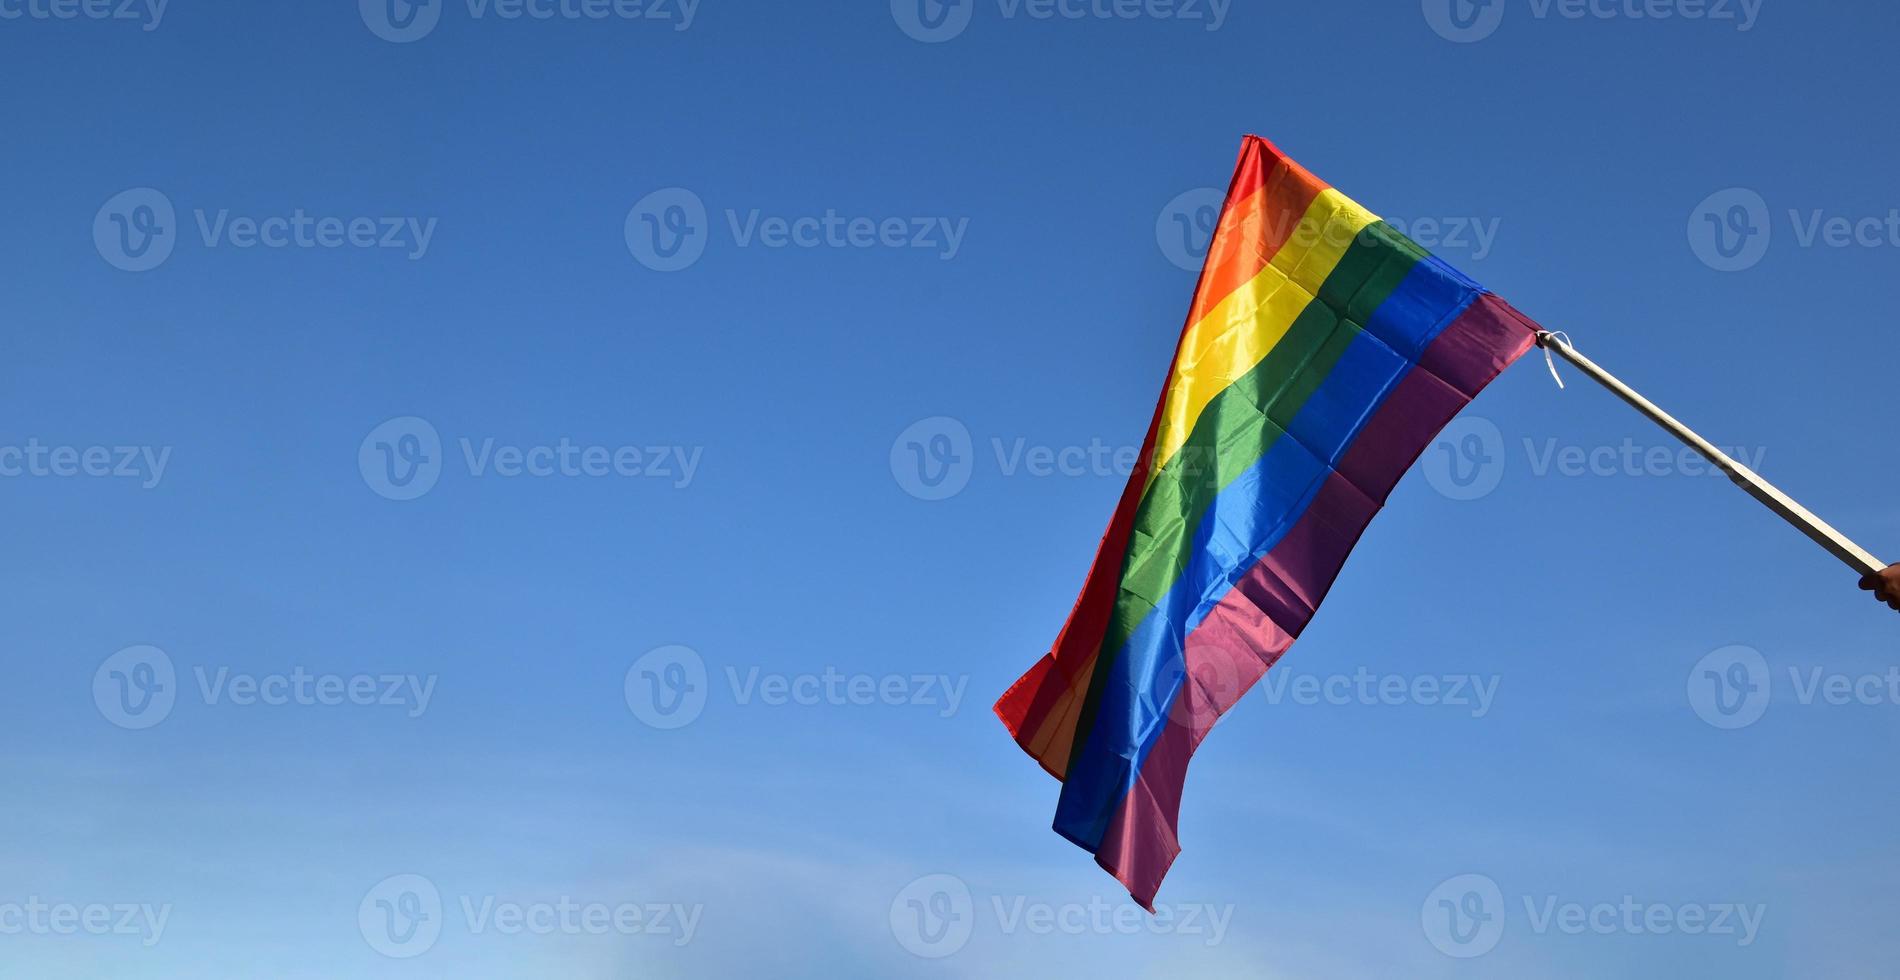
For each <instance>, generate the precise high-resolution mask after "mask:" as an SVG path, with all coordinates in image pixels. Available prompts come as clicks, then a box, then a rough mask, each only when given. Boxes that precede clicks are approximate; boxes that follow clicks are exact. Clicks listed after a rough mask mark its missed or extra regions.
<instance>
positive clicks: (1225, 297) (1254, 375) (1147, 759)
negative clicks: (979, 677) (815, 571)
mask: <svg viewBox="0 0 1900 980" xmlns="http://www.w3.org/2000/svg"><path fill="white" fill-rule="evenodd" d="M1537 329H1538V328H1537V326H1536V325H1535V324H1533V323H1532V322H1531V321H1529V320H1528V319H1526V318H1525V317H1524V316H1523V315H1521V314H1519V313H1518V312H1517V311H1516V310H1514V309H1512V308H1511V306H1510V305H1509V304H1507V303H1505V302H1504V301H1503V300H1501V299H1499V298H1498V297H1497V296H1495V295H1493V294H1492V293H1491V292H1490V291H1488V290H1486V289H1485V288H1484V287H1482V286H1479V285H1478V284H1477V283H1475V282H1472V281H1471V280H1470V279H1467V278H1465V276H1464V275H1463V274H1461V273H1459V272H1458V271H1457V270H1456V269H1453V268H1452V267H1450V266H1448V265H1446V264H1445V263H1443V262H1441V261H1439V260H1438V259H1436V258H1434V257H1432V256H1431V255H1429V254H1427V253H1426V252H1425V250H1424V249H1421V248H1419V247H1418V246H1417V245H1416V244H1414V243H1413V242H1412V241H1411V240H1410V239H1408V238H1406V237H1405V236H1404V235H1402V234H1399V233H1398V232H1397V231H1395V230H1394V229H1392V228H1391V227H1390V226H1388V225H1387V224H1386V223H1385V222H1383V221H1381V220H1379V218H1378V216H1376V215H1374V214H1372V213H1371V212H1369V211H1367V210H1366V209H1364V208H1362V207H1360V206H1359V205H1358V204H1355V203H1353V202H1352V201H1351V200H1350V199H1348V198H1347V197H1346V196H1345V195H1343V194H1341V193H1339V192H1338V191H1336V190H1334V189H1332V188H1331V187H1330V186H1328V185H1327V184H1325V183H1324V182H1322V181H1320V180H1319V179H1318V178H1316V177H1314V176H1313V175H1312V174H1311V173H1308V172H1307V171H1306V170H1305V169H1304V168H1302V167H1301V166H1300V165H1299V164H1297V163H1294V162H1293V161H1292V160H1289V159H1287V158H1286V156H1285V155H1283V154H1282V153H1281V152H1280V151H1279V149H1278V148H1277V147H1275V146H1274V145H1273V144H1272V143H1269V142H1267V141H1266V140H1264V139H1261V138H1259V137H1257V136H1249V137H1247V139H1246V141H1245V142H1244V143H1243V144H1242V146H1241V151H1240V164H1239V167H1238V169H1237V170H1236V171H1235V173H1234V179H1233V183H1232V184H1231V185H1230V186H1229V188H1228V191H1227V201H1226V204H1225V205H1224V207H1223V208H1222V211H1221V218H1220V223H1219V225H1218V227H1217V228H1216V229H1215V232H1214V238H1213V242H1212V244H1211V245H1210V246H1209V248H1208V253H1207V264H1206V267H1205V268H1204V269H1203V270H1202V271H1201V279H1200V285H1199V286H1198V287H1197V288H1196V290H1195V294H1194V303H1193V306H1192V307H1191V308H1190V311H1189V313H1188V318H1187V328H1186V330H1185V331H1184V332H1183V333H1182V335H1181V341H1180V345H1179V347H1178V348H1177V349H1176V352H1175V356H1174V363H1173V365H1172V366H1171V367H1170V368H1169V371H1168V378H1167V383H1166V384H1165V385H1163V387H1162V394H1161V403H1160V405H1158V406H1157V407H1156V409H1155V416H1154V421H1153V422H1152V423H1150V424H1149V426H1148V436H1147V439H1146V440H1145V441H1144V442H1143V444H1142V450H1141V456H1140V458H1139V459H1138V461H1137V463H1136V466H1135V470H1134V473H1133V474H1132V475H1131V476H1130V478H1129V481H1128V487H1127V489H1125V490H1124V491H1123V492H1122V497H1121V503H1120V504H1119V505H1118V506H1117V507H1116V508H1115V516H1114V518H1113V520H1111V521H1110V523H1109V526H1108V532H1107V534H1105V535H1104V536H1103V538H1102V544H1101V547H1100V549H1099V550H1098V551H1097V552H1096V555H1095V564H1094V566H1093V567H1092V568H1091V569H1090V570H1089V575H1088V580H1087V582H1086V583H1085V584H1084V585H1083V587H1082V595H1081V597H1080V598H1079V599H1078V600H1077V601H1076V605H1075V609H1074V610H1073V611H1072V612H1071V613H1070V614H1069V621H1068V623H1067V624H1066V625H1064V626H1063V628H1062V632H1061V634H1060V635H1059V636H1057V637H1056V643H1055V648H1054V649H1052V650H1051V651H1050V652H1049V653H1048V655H1047V656H1045V657H1043V658H1042V660H1041V661H1040V662H1038V663H1037V664H1036V665H1035V667H1034V668H1032V669H1031V670H1030V671H1029V673H1027V674H1025V675H1023V677H1022V679H1021V680H1018V681H1017V682H1016V683H1015V684H1014V685H1012V686H1011V687H1010V689H1009V691H1008V692H1007V693H1005V694H1004V695H1003V697H1002V700H1000V701H998V702H997V703H996V713H997V715H998V716H1000V717H1001V718H1002V719H1003V722H1004V724H1005V725H1007V726H1008V727H1009V731H1010V734H1011V735H1013V736H1015V738H1016V741H1017V743H1018V744H1020V745H1021V746H1022V747H1023V749H1024V750H1026V751H1027V752H1028V753H1029V754H1030V755H1032V756H1034V757H1035V758H1036V761H1037V762H1039V763H1041V764H1042V767H1043V768H1044V769H1047V770H1048V771H1049V772H1050V773H1052V774H1053V775H1055V777H1056V778H1057V779H1060V780H1062V795H1061V800H1060V802H1059V803H1058V804H1057V806H1056V818H1055V830H1056V832H1057V833H1059V834H1061V835H1062V836H1064V837H1066V838H1068V839H1069V840H1071V841H1073V842H1075V843H1076V844H1077V845H1079V846H1081V847H1082V848H1084V849H1086V850H1088V851H1090V852H1092V853H1094V855H1095V861H1096V863H1097V864H1100V865H1101V866H1102V867H1103V868H1105V869H1107V870H1108V872H1109V873H1110V874H1113V875H1114V876H1115V877H1116V878H1117V879H1119V880H1120V881H1121V883H1122V884H1123V885H1125V886H1127V888H1128V891H1129V894H1130V895H1132V896H1133V897H1134V898H1135V899H1136V900H1137V901H1139V902H1140V903H1141V904H1142V906H1143V907H1145V908H1148V909H1149V910H1150V911H1153V903H1154V896H1155V892H1156V890H1157V889H1158V888H1159V887H1160V884H1161V878H1162V876H1163V875H1165V874H1167V871H1168V866H1169V865H1171V864H1173V863H1174V858H1175V855H1177V854H1178V853H1180V846H1179V844H1178V843H1177V841H1176V837H1175V820H1176V817H1177V815H1178V814H1179V812H1180V807H1181V787H1182V783H1183V781H1184V780H1185V778H1186V775H1187V765H1188V758H1189V757H1190V756H1192V755H1193V754H1194V749H1195V747H1196V746H1198V745H1199V744H1200V741H1201V739H1202V738H1203V737H1204V736H1205V735H1206V734H1207V732H1208V730H1209V728H1211V727H1212V725H1213V724H1214V722H1215V720H1216V719H1218V718H1219V717H1220V715H1221V714H1222V713H1224V712H1225V711H1227V709H1229V708H1231V707H1232V706H1233V705H1234V702H1236V701H1238V700H1239V699H1240V696H1241V695H1242V694H1243V693H1245V692H1246V690H1247V689H1248V688H1249V687H1251V686H1253V684H1254V682H1255V681H1258V680H1259V679H1260V677H1261V676H1262V675H1263V674H1265V673H1266V671H1267V668H1269V667H1271V666H1272V665H1273V664H1274V662H1275V661H1276V660H1278V659H1279V658H1280V656H1281V654H1284V653H1285V652H1286V650H1287V647H1289V646H1290V645H1292V643H1293V639H1294V638H1295V637H1297V636H1299V635H1300V632H1301V631H1302V630H1303V629H1305V628H1306V624H1307V622H1308V621H1309V620H1310V619H1311V618H1312V616H1313V612H1314V610H1315V609H1317V608H1318V607H1319V604H1320V600H1322V599H1324V598H1325V596H1326V592H1327V590H1328V589H1329V588H1330V587H1331V586H1332V583H1333V579H1334V578H1335V577H1336V576H1337V575H1338V574H1339V569H1340V566H1341V565H1342V564H1343V563H1344V562H1345V560H1346V555H1347V553H1348V552H1349V551H1351V550H1352V546H1353V545H1354V544H1355V543H1356V542H1357V541H1358V540H1359V535H1360V533H1361V532H1362V531H1364V530H1365V527H1366V524H1367V523H1368V522H1370V521H1371V520H1372V517H1373V515H1374V514H1376V513H1378V510H1379V508H1380V507H1381V506H1382V505H1383V504H1384V503H1385V499H1386V495H1387V494H1389V493H1390V492H1391V490H1392V487H1393V486H1394V485H1395V484H1396V483H1397V482H1398V480H1399V477H1400V476H1402V475H1403V474H1404V472H1405V470H1406V468H1407V467H1409V466H1411V464H1412V462H1413V461H1414V460H1415V459H1417V458H1418V456H1419V454H1420V453H1421V452H1423V451H1424V449H1425V447H1426V446H1427V445H1429V444H1430V443H1431V441H1432V439H1433V438H1434V437H1435V436H1436V435H1437V434H1438V431H1439V430H1440V429H1442V428H1443V427H1444V426H1445V424H1446V423H1447V422H1449V421H1451V419H1452V417H1453V416H1454V415H1456V414H1457V413H1458V411H1459V410H1460V409H1462V408H1464V406H1465V405H1466V403H1468V402H1470V401H1471V399H1472V398H1473V397H1475V396H1476V395H1477V393H1478V392H1479V390H1480V389H1482V388H1483V387H1484V386H1485V385H1486V384H1489V383H1490V381H1491V379H1492V378H1495V377H1497V375H1498V373H1499V372H1500V371H1502V370H1504V368H1505V367H1506V366H1508V365H1509V364H1510V363H1511V362H1512V361H1514V360H1516V359H1517V358H1518V357H1519V356H1521V355H1522V354H1523V353H1524V352H1525V351H1526V350H1528V349H1529V348H1530V346H1531V344H1532V343H1533V341H1534V339H1535V332H1536V331H1537Z"/></svg>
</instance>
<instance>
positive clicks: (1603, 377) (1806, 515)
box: [1537, 330, 1886, 575]
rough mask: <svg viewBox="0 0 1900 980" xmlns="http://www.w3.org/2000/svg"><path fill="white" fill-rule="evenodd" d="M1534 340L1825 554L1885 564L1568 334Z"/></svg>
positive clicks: (1870, 569) (1860, 570) (1851, 563)
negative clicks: (1595, 358)
mask: <svg viewBox="0 0 1900 980" xmlns="http://www.w3.org/2000/svg"><path fill="white" fill-rule="evenodd" d="M1537 345H1538V346H1539V347H1542V348H1544V352H1545V356H1549V354H1550V352H1551V351H1555V352H1556V353H1557V356H1558V357H1561V358H1563V359H1564V360H1566V361H1569V362H1570V363H1571V364H1572V365H1573V366H1575V367H1576V368H1577V370H1579V371H1582V372H1583V373H1584V374H1587V375H1589V376H1590V378H1591V380H1593V381H1595V382H1596V383H1597V384H1600V385H1602V386H1603V387H1605V388H1608V389H1609V390H1610V393H1611V394H1613V395H1615V396H1616V397H1618V398H1621V399H1623V401H1625V402H1627V403H1629V406H1630V407H1631V408H1634V409H1636V410H1637V411H1638V412H1641V413H1643V415H1645V416H1646V417H1648V418H1649V420H1650V421H1652V422H1654V423H1656V424H1657V425H1660V426H1662V427H1663V428H1664V429H1666V430H1668V432H1669V434H1670V435H1672V436H1675V437H1676V438H1677V439H1679V440H1681V441H1682V443H1683V444H1684V445H1686V446H1688V447H1689V448H1691V449H1693V450H1695V451H1696V452H1698V453H1701V454H1702V455H1703V457H1705V458H1706V459H1708V461H1709V462H1710V463H1713V464H1715V466H1716V467H1717V468H1718V469H1720V470H1721V471H1722V472H1724V473H1726V474H1728V478H1729V479H1730V480H1731V481H1733V482H1734V483H1735V485H1736V486H1738V487H1741V488H1742V489H1743V490H1746V491H1747V492H1748V495H1749V496H1751V497H1754V498H1755V499H1756V500H1759V501H1761V502H1762V503H1763V504H1765V505H1766V506H1767V507H1768V509H1769V510H1772V511H1774V512H1775V513H1777V514H1779V515H1781V519H1782V520H1785V521H1787V522H1788V523H1789V524H1792V525H1794V526H1795V529H1796V530H1799V531H1800V532H1801V533H1803V534H1805V535H1807V536H1808V537H1809V538H1810V539H1812V540H1813V541H1814V543H1815V544H1818V545H1820V546H1821V547H1823V548H1825V549H1827V551H1828V553H1829V554H1831V555H1833V556H1834V557H1836V558H1838V559H1840V560H1841V561H1842V562H1844V563H1846V564H1847V566H1848V567H1849V568H1852V569H1853V570H1854V571H1855V572H1856V573H1857V574H1860V575H1871V574H1873V573H1874V572H1878V571H1880V570H1881V569H1883V568H1885V567H1886V566H1885V565H1883V564H1881V563H1880V561H1879V560H1877V559H1875V558H1874V556H1873V555H1871V554H1869V553H1868V552H1867V550H1866V549H1864V548H1862V547H1861V546H1860V545H1857V544H1855V543H1854V542H1852V541H1849V540H1848V539H1847V536H1846V535H1843V534H1842V533H1841V532H1839V531H1836V530H1834V528H1833V527H1832V526H1830V525H1829V524H1828V523H1827V522H1826V521H1824V520H1821V519H1820V518H1819V517H1816V516H1814V514H1813V513H1812V512H1810V511H1809V510H1808V509H1807V508H1806V507H1803V506H1801V505H1800V504H1798V503H1796V502H1795V501H1794V500H1793V498H1791V497H1789V496H1788V495H1787V494H1785V493H1782V492H1781V491H1780V490H1779V489H1777V488H1776V487H1775V485H1774V484H1772V483H1769V482H1768V481H1767V480H1764V479H1762V478H1761V476H1760V475H1759V474H1757V473H1756V472H1755V471H1754V470H1751V469H1749V468H1748V467H1746V466H1743V465H1742V464H1741V463H1739V462H1736V461H1735V460H1734V459H1731V458H1730V457H1729V455H1728V454H1727V453H1725V452H1723V451H1721V450H1720V449H1717V448H1715V446H1714V445H1713V444H1712V443H1710V442H1709V441H1708V440H1707V439H1704V438H1702V437H1701V436H1699V435H1697V434H1696V433H1695V432H1694V431H1693V430H1691V429H1690V428H1689V427H1688V426H1686V425H1683V424H1682V423H1681V422H1678V421H1676V419H1675V417H1674V416H1672V415H1670V414H1669V413H1668V412H1665V411H1663V410H1662V409H1660V408H1658V407H1656V403H1655V402H1652V401H1650V400H1649V399H1647V398H1644V397H1643V396H1642V395H1639V394H1637V393H1636V391H1635V390H1634V389H1632V388H1631V387H1630V386H1629V385H1626V384H1624V383H1623V382H1621V381H1619V380H1617V378H1616V376H1615V375H1613V374H1611V373H1610V372H1608V371H1605V370H1603V369H1602V368H1600V367H1598V366H1597V364H1596V362H1595V361H1592V360H1590V359H1589V358H1587V357H1585V356H1583V355H1582V354H1579V353H1577V349H1576V348H1575V347H1572V346H1570V340H1569V338H1568V337H1563V336H1559V335H1557V334H1554V333H1552V332H1550V331H1548V330H1545V331H1540V332H1539V333H1538V334H1537ZM1553 373H1554V369H1553Z"/></svg>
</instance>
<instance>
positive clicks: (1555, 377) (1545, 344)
mask: <svg viewBox="0 0 1900 980" xmlns="http://www.w3.org/2000/svg"><path fill="white" fill-rule="evenodd" d="M1537 339H1538V340H1540V341H1542V343H1539V344H1538V345H1537V346H1539V347H1542V348H1543V349H1544V366H1545V367H1547V368H1550V380H1552V381H1555V382H1557V387H1558V388H1559V389H1561V388H1563V386H1564V379H1563V375H1560V374H1558V373H1557V361H1556V359H1555V358H1553V357H1551V356H1550V342H1551V341H1553V340H1558V339H1561V340H1563V342H1564V346H1565V347H1572V346H1575V345H1573V344H1572V343H1571V342H1570V335H1569V334H1567V333H1564V332H1563V331H1562V330H1546V331H1544V332H1543V333H1542V334H1540V335H1538V338H1537Z"/></svg>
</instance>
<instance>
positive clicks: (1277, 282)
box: [1148, 188, 1379, 483]
mask: <svg viewBox="0 0 1900 980" xmlns="http://www.w3.org/2000/svg"><path fill="white" fill-rule="evenodd" d="M1377 220H1379V217H1378V215H1375V214H1373V213H1372V212H1370V211H1367V210H1366V209H1365V208H1362V207H1360V206H1359V205H1358V204H1355V203H1353V201H1352V200H1351V199H1350V198H1348V197H1346V195H1344V194H1341V193H1339V192H1338V191H1336V190H1333V189H1331V188H1328V189H1326V190H1324V191H1322V192H1320V195H1319V196H1318V197H1317V198H1314V199H1313V204H1312V206H1311V207H1309V208H1307V209H1306V214H1305V215H1303V216H1302V217H1301V218H1300V224H1299V227H1298V228H1296V229H1295V230H1294V231H1293V233H1292V235H1290V236H1289V237H1288V239H1287V243H1286V246H1285V247H1284V248H1282V249H1280V252H1279V254H1277V255H1275V256H1274V257H1273V261H1272V262H1269V263H1268V264H1267V267H1266V268H1264V269H1262V270H1261V271H1260V274H1259V275H1257V276H1255V277H1254V278H1253V279H1252V280H1251V281H1249V282H1248V283H1246V284H1245V285H1243V286H1241V287H1240V288H1239V289H1236V290H1234V292H1233V293H1232V294H1231V295H1229V296H1228V297H1227V298H1226V299H1224V300H1221V301H1220V303H1219V304H1217V305H1216V306H1215V307H1214V308H1213V309H1211V310H1209V311H1207V315H1206V316H1204V317H1202V318H1201V320H1200V322H1198V323H1196V324H1194V325H1193V326H1192V327H1189V328H1188V331H1187V335H1186V336H1185V337H1184V338H1183V339H1182V341H1181V355H1180V357H1179V358H1178V359H1177V360H1176V361H1175V366H1174V380H1173V382H1172V383H1171V384H1170V385H1169V387H1168V401H1167V407H1166V408H1164V409H1163V410H1162V415H1161V429H1160V431H1159V432H1158V433H1157V434H1156V435H1155V459H1154V466H1153V467H1152V468H1150V469H1149V470H1148V482H1150V483H1153V482H1154V479H1155V477H1156V475H1158V474H1159V473H1160V472H1161V468H1162V467H1163V466H1165V465H1167V463H1168V461H1169V460H1171V459H1173V458H1174V455H1175V453H1177V452H1179V451H1180V450H1181V447H1182V445H1184V444H1185V443H1186V442H1187V440H1188V436H1189V435H1190V434H1192V433H1193V431H1194V423H1195V421H1196V420H1198V419H1199V418H1200V417H1201V411H1202V410H1203V409H1205V408H1206V407H1207V403H1208V402H1211V401H1213V400H1214V396H1216V395H1219V394H1220V393H1221V392H1222V391H1225V390H1226V389H1227V386H1228V385H1231V384H1233V383H1234V382H1235V381H1238V380H1240V379H1241V378H1243V377H1245V376H1246V375H1247V372H1249V371H1252V370H1253V369H1254V367H1255V366H1256V365H1258V364H1259V363H1260V361H1261V359H1262V358H1264V357H1266V356H1267V353H1268V352H1269V351H1271V350H1273V345H1275V344H1277V343H1279V342H1280V338H1281V337H1284V336H1286V332H1287V330H1288V329H1290V328H1291V327H1292V326H1293V321H1295V320H1297V319H1299V316H1300V314H1301V313H1302V312H1304V311H1305V310H1306V307H1307V305H1308V304H1310V303H1312V302H1314V297H1315V296H1317V295H1318V294H1319V289H1320V286H1321V285H1322V284H1323V283H1325V282H1326V277H1327V276H1329V275H1332V272H1333V269H1334V267H1336V266H1338V265H1339V260H1340V259H1341V258H1343V257H1345V254H1346V250H1347V249H1349V248H1351V247H1352V243H1353V240H1354V239H1355V238H1357V237H1358V235H1359V233H1360V232H1362V231H1364V230H1365V229H1366V226H1368V225H1370V224H1372V223H1373V222H1375V221H1377Z"/></svg>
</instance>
